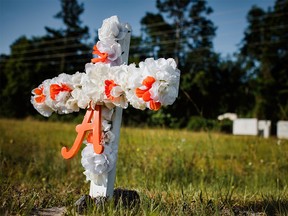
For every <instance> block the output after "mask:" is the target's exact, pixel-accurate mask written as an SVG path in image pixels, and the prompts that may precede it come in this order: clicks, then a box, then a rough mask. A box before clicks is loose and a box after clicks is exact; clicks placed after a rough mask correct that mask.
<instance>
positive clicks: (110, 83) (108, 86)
mask: <svg viewBox="0 0 288 216" xmlns="http://www.w3.org/2000/svg"><path fill="white" fill-rule="evenodd" d="M115 86H117V84H116V83H115V82H114V80H105V94H106V96H107V98H108V99H109V100H114V97H113V96H112V95H111V90H112V89H113V88H114V87H115Z"/></svg>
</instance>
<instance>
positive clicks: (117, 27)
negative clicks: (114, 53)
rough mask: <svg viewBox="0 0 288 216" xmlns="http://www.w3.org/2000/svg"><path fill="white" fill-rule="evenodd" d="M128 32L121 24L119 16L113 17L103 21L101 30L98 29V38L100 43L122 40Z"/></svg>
mask: <svg viewBox="0 0 288 216" xmlns="http://www.w3.org/2000/svg"><path fill="white" fill-rule="evenodd" d="M127 32H128V30H127V28H125V25H124V24H122V23H120V22H119V19H118V17H117V16H112V17H110V18H107V19H105V20H104V21H103V24H102V26H101V28H99V29H98V36H99V40H100V41H107V40H113V41H115V40H122V39H123V38H124V37H125V36H126V34H127Z"/></svg>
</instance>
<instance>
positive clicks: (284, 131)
mask: <svg viewBox="0 0 288 216" xmlns="http://www.w3.org/2000/svg"><path fill="white" fill-rule="evenodd" d="M277 137H278V138H279V139H288V121H278V122H277Z"/></svg>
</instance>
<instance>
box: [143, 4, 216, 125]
mask: <svg viewBox="0 0 288 216" xmlns="http://www.w3.org/2000/svg"><path fill="white" fill-rule="evenodd" d="M156 6H157V9H158V11H159V13H157V14H152V13H147V14H146V16H145V17H143V18H142V20H141V24H142V26H143V35H144V38H143V39H144V43H145V44H146V46H147V47H151V49H150V53H148V54H149V55H154V56H155V57H157V58H159V57H165V58H167V57H173V58H174V59H176V61H177V62H178V67H179V68H180V70H181V89H180V92H179V99H178V102H177V103H175V105H173V106H170V107H169V108H168V109H167V110H165V109H164V111H163V115H166V116H168V115H169V116H171V113H173V114H172V117H169V118H170V119H172V121H174V120H173V119H175V118H176V119H177V121H178V122H179V124H180V126H181V125H182V126H184V125H185V124H186V123H187V118H189V117H190V116H192V115H204V116H206V117H214V116H215V113H217V110H218V107H216V106H215V103H213V102H214V101H215V94H213V93H214V91H213V89H214V87H213V86H215V85H214V79H215V76H217V74H215V73H216V72H217V71H218V69H217V66H218V63H219V55H217V54H216V53H215V52H214V51H213V42H212V40H213V38H214V36H215V34H216V33H215V32H216V27H215V26H214V24H213V22H212V21H211V20H209V19H208V18H207V16H209V15H210V14H211V13H212V12H213V10H212V8H211V7H209V6H207V2H206V1H205V0H157V1H156ZM211 104H213V105H214V107H213V106H211ZM211 107H213V109H211ZM214 108H215V109H214ZM166 119H167V118H166ZM178 126H179V125H178Z"/></svg>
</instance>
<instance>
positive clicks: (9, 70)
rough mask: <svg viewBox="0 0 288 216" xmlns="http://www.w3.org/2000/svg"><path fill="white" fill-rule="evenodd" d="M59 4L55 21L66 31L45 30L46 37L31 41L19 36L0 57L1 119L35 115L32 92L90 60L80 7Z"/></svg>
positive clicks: (75, 3)
mask: <svg viewBox="0 0 288 216" xmlns="http://www.w3.org/2000/svg"><path fill="white" fill-rule="evenodd" d="M61 3H62V10H61V11H60V12H59V13H58V14H57V15H56V18H59V19H62V20H63V23H64V26H65V29H59V30H55V29H51V28H48V27H46V30H47V35H45V36H42V37H33V38H30V39H28V38H26V37H25V36H21V37H19V38H18V39H17V40H16V41H15V42H14V43H13V44H12V45H11V54H10V56H8V57H5V58H1V92H0V97H1V109H0V116H5V117H26V116H27V115H32V114H35V113H36V112H35V110H34V109H33V107H32V105H31V103H30V97H31V90H32V89H33V88H35V87H37V86H38V85H39V84H41V83H42V81H43V80H45V79H48V78H49V79H50V78H53V77H55V76H57V75H59V74H60V73H63V72H66V73H75V72H76V71H83V70H84V65H85V63H86V62H87V59H90V55H89V54H88V46H87V45H86V44H84V43H83V40H84V39H87V37H88V28H87V27H85V26H84V27H82V26H81V21H80V19H79V16H80V15H81V14H82V13H83V11H84V8H83V4H80V5H79V4H78V3H77V1H76V0H73V1H70V0H69V1H67V0H62V1H61ZM2 70H3V72H2ZM2 76H3V78H2Z"/></svg>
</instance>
